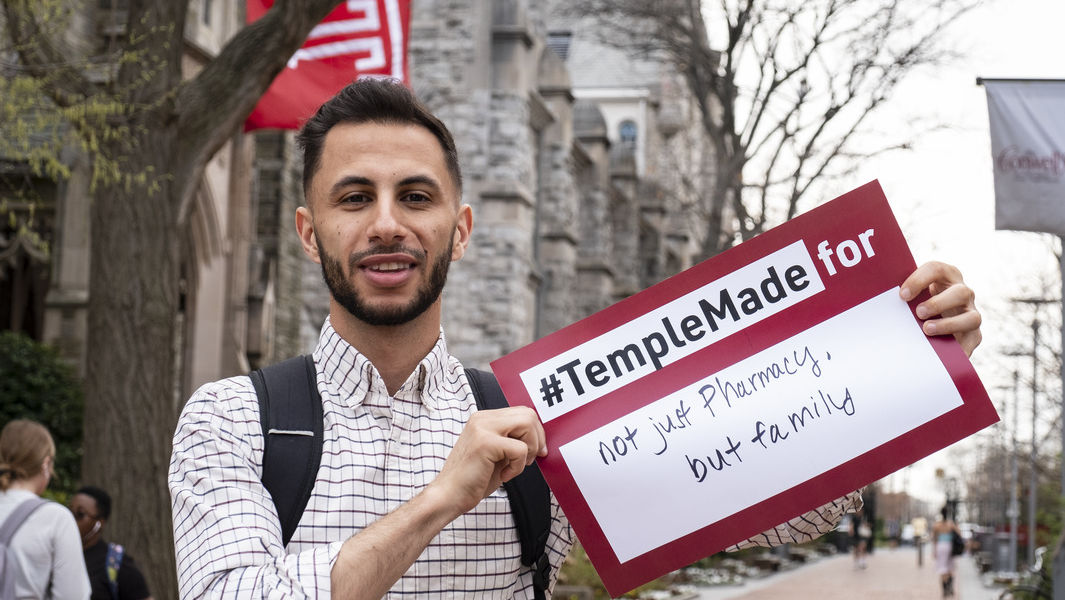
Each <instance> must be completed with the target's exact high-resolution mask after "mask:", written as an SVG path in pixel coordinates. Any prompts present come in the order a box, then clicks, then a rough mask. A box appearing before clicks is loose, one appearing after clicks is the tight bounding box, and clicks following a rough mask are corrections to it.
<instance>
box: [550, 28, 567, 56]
mask: <svg viewBox="0 0 1065 600" xmlns="http://www.w3.org/2000/svg"><path fill="white" fill-rule="evenodd" d="M572 41H573V32H571V31H548V32H547V47H548V48H550V49H552V50H554V51H555V54H557V55H558V56H559V57H560V58H561V59H562V60H566V57H567V56H569V45H570V42H572Z"/></svg>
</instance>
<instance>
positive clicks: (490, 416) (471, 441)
mask: <svg viewBox="0 0 1065 600" xmlns="http://www.w3.org/2000/svg"><path fill="white" fill-rule="evenodd" d="M546 454H547V444H546V440H545V437H544V428H543V425H541V424H540V420H539V419H537V417H536V413H535V412H533V410H532V409H531V408H528V407H525V406H517V407H510V408H502V409H497V410H484V411H478V412H476V413H474V414H473V416H472V417H470V420H469V422H468V423H467V424H466V427H465V429H463V430H462V435H460V436H459V439H458V441H457V442H455V446H454V448H452V449H451V453H450V454H449V455H448V457H447V461H446V462H445V463H444V468H443V469H441V470H440V474H439V475H437V477H436V479H435V480H433V482H432V483H431V484H429V487H436V488H440V489H441V490H443V491H444V492H445V493H444V494H443V497H445V498H451V499H453V501H454V503H455V505H454V510H455V511H456V512H455V516H456V517H457V516H459V515H461V514H464V513H466V512H467V511H469V510H470V509H472V508H473V507H474V506H477V503H478V502H480V501H481V500H482V499H484V498H485V497H487V496H488V495H489V494H491V493H492V492H493V491H495V490H496V489H498V488H499V486H500V485H502V484H503V482H505V481H510V480H511V479H513V478H514V477H516V476H517V475H518V474H520V473H521V472H522V471H523V470H524V469H525V467H527V466H529V465H531V464H532V463H533V461H534V460H536V457H537V456H545V455H546Z"/></svg>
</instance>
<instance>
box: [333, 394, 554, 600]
mask: <svg viewBox="0 0 1065 600" xmlns="http://www.w3.org/2000/svg"><path fill="white" fill-rule="evenodd" d="M546 454H547V445H546V443H545V439H544V428H543V426H542V425H541V424H540V421H539V420H538V419H537V418H536V414H535V413H534V412H533V410H532V409H531V408H527V407H511V408H501V409H497V410H485V411H479V412H476V413H474V414H473V416H471V417H470V420H469V422H468V423H466V427H465V428H464V429H463V430H462V434H461V435H460V436H459V439H458V440H457V441H456V442H455V446H454V447H453V448H452V449H451V453H450V454H449V455H448V457H447V461H445V462H444V467H443V468H442V469H441V470H440V473H439V474H438V475H437V476H436V479H434V480H433V481H432V483H430V484H429V485H427V486H426V487H425V489H423V490H422V491H421V492H420V493H419V494H417V495H416V496H415V497H414V498H412V499H411V500H410V501H409V502H406V503H405V504H403V505H402V506H400V507H399V508H398V509H396V510H395V511H393V512H391V513H389V514H388V515H385V516H384V517H382V518H381V519H379V520H377V521H376V522H374V523H373V524H372V525H370V526H369V527H367V528H366V529H364V530H362V531H361V532H360V533H358V534H357V535H354V536H352V537H350V538H348V540H347V541H346V542H344V546H343V547H342V548H341V550H340V553H339V554H338V556H337V559H336V562H335V563H333V569H332V571H331V574H332V586H333V587H332V597H333V598H345V599H347V598H380V597H381V596H383V595H384V594H385V593H387V592H388V590H389V589H390V588H391V587H392V585H393V584H394V583H395V582H396V581H397V580H398V579H399V578H400V576H402V575H403V573H404V572H406V570H407V569H408V568H409V567H410V565H411V564H413V563H414V560H415V559H417V558H418V555H419V554H421V552H422V551H423V550H425V548H426V546H427V545H428V544H429V542H430V541H431V540H432V538H433V537H435V536H436V535H437V534H438V533H440V531H441V530H442V529H443V528H444V527H445V526H447V524H448V523H450V522H451V521H453V520H455V519H456V518H458V517H459V516H460V515H463V514H465V513H467V512H469V511H470V510H471V509H473V507H475V506H477V503H478V502H480V501H481V500H483V499H484V498H485V497H487V496H488V495H489V494H491V493H492V492H494V491H495V490H496V489H498V488H499V486H500V485H502V484H503V482H504V481H509V480H510V479H512V478H514V477H516V476H517V475H518V474H519V473H521V472H522V470H524V469H525V467H526V466H528V465H530V464H532V462H533V460H535V459H536V457H537V456H545V455H546Z"/></svg>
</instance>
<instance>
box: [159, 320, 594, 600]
mask: <svg viewBox="0 0 1065 600" xmlns="http://www.w3.org/2000/svg"><path fill="white" fill-rule="evenodd" d="M314 361H315V364H316V366H317V383H318V390H319V392H320V393H321V396H322V407H323V412H324V425H325V427H324V440H325V442H324V448H323V452H322V464H321V467H320V468H319V470H318V478H317V481H316V482H315V485H314V491H313V493H312V494H311V498H310V500H309V502H308V503H307V508H306V510H305V511H304V513H303V517H302V519H301V520H300V523H299V526H298V527H297V528H296V531H295V533H294V534H293V536H292V540H291V542H290V543H289V545H288V546H287V547H282V544H281V527H280V524H279V521H278V517H277V512H276V510H275V508H274V504H273V502H272V500H271V498H270V495H269V494H268V493H267V492H266V490H265V489H264V488H263V485H262V482H261V476H262V452H263V436H262V430H261V427H260V424H259V407H258V402H257V399H256V396H255V391H254V389H253V388H252V386H251V382H250V380H249V378H248V377H234V378H230V379H225V380H222V381H217V382H214V383H210V384H207V385H205V386H203V387H201V388H200V389H199V390H197V391H196V393H195V394H193V396H192V398H191V399H190V400H189V402H188V403H187V404H186V405H185V409H184V411H183V412H182V415H181V419H180V421H179V423H178V427H177V431H176V433H175V434H174V453H173V456H172V458H171V463H170V492H171V497H172V500H173V514H174V539H175V546H176V551H177V568H178V580H179V583H180V591H181V596H182V597H183V598H199V597H204V596H208V597H226V598H230V597H235V596H239V597H242V598H265V597H267V596H269V597H270V598H289V597H295V598H299V597H305V596H309V597H326V598H327V597H329V593H330V578H329V574H330V570H331V568H332V566H333V562H334V561H335V560H336V557H337V553H338V552H339V551H340V546H341V545H342V544H343V542H344V540H346V539H347V538H348V537H350V536H352V535H355V534H357V533H358V532H359V531H361V530H362V529H363V528H365V527H367V526H368V525H370V524H371V523H373V522H374V521H376V520H377V519H379V518H381V517H382V516H384V515H386V514H388V513H389V512H391V511H393V510H395V509H396V508H397V507H399V506H400V505H401V504H403V503H404V502H406V501H408V500H410V499H411V498H412V497H413V496H414V495H415V494H417V493H418V492H419V491H421V490H422V489H423V488H424V487H425V486H426V485H427V484H428V483H429V482H430V481H432V480H433V478H435V477H436V475H437V474H438V473H439V472H440V469H441V468H442V467H443V465H444V460H445V459H446V458H447V455H448V453H449V452H450V451H451V448H452V446H453V445H454V443H455V441H456V440H457V439H458V436H459V434H460V433H461V432H462V429H463V427H464V426H465V424H466V422H467V420H468V419H469V418H470V415H471V414H473V412H474V411H475V410H476V403H475V401H474V398H473V394H472V393H471V391H470V388H469V384H468V382H467V381H466V377H465V374H464V373H463V369H462V365H461V364H459V362H458V360H456V359H455V358H454V357H452V356H451V355H449V354H448V352H447V347H446V344H445V342H444V337H443V334H441V336H440V339H439V341H438V342H437V344H436V346H435V347H434V348H433V349H432V351H431V352H430V353H429V354H428V355H427V356H426V357H425V358H424V359H423V360H422V361H421V363H420V364H419V366H418V368H416V369H415V371H414V373H413V374H412V375H411V377H410V378H409V379H408V380H407V381H406V383H404V384H403V387H402V388H400V390H399V391H398V392H397V393H396V394H395V396H394V397H390V396H389V394H388V392H387V391H386V389H385V383H384V381H383V380H382V379H381V376H380V374H378V372H377V370H376V369H375V368H374V367H373V365H371V364H370V362H369V360H368V359H367V358H366V357H365V356H363V355H361V354H359V353H358V352H357V351H356V350H355V349H354V348H352V347H351V345H349V344H348V343H347V342H345V341H344V340H342V339H341V338H340V336H339V335H338V334H337V333H336V331H335V330H334V329H333V327H332V325H331V324H330V323H329V321H328V319H327V320H326V323H325V325H324V326H323V327H322V333H321V337H320V339H319V342H318V347H317V348H316V349H315V351H314ZM551 508H552V523H551V533H550V537H549V539H548V544H547V547H548V558H549V560H550V561H551V565H552V577H556V576H557V575H558V570H559V568H560V567H561V565H562V561H563V560H564V559H565V556H566V553H567V552H568V551H569V548H570V546H571V544H572V540H573V534H572V530H571V529H570V526H569V522H568V521H567V520H566V518H565V517H564V516H563V514H562V511H561V510H560V509H559V507H558V503H557V502H555V500H554V498H553V497H552V507H551ZM519 557H520V546H519V543H518V532H517V530H516V528H515V526H514V520H513V517H512V516H511V512H510V504H509V502H508V500H507V496H506V493H505V492H504V491H503V490H502V489H500V490H498V491H497V492H495V493H493V494H492V495H491V496H489V497H488V498H486V499H484V500H483V501H482V502H481V503H480V504H478V505H477V507H476V508H474V509H473V510H471V511H470V512H468V513H466V514H465V515H462V516H461V517H459V518H458V519H456V520H455V521H453V522H452V523H451V524H449V525H448V526H447V527H445V528H444V530H443V531H442V532H440V534H439V535H437V536H436V537H435V538H433V540H432V542H431V543H430V544H429V546H428V547H427V548H426V549H425V551H424V552H422V554H421V556H419V557H418V559H417V560H416V561H415V562H414V564H413V565H411V567H410V569H408V570H407V572H406V573H405V574H404V575H403V577H402V578H400V580H399V581H397V582H396V584H395V585H394V586H393V587H392V590H391V591H390V592H389V593H388V594H387V596H386V597H388V598H399V597H407V598H415V597H416V598H446V597H456V598H476V597H485V598H511V597H513V598H532V597H533V585H532V572H531V571H530V570H529V569H528V568H524V567H522V565H521V561H520V558H519ZM552 585H553V580H552Z"/></svg>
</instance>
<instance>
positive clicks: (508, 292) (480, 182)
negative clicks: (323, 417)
mask: <svg viewBox="0 0 1065 600" xmlns="http://www.w3.org/2000/svg"><path fill="white" fill-rule="evenodd" d="M556 13H557V11H556V10H555V5H554V3H549V2H531V1H524V0H494V1H493V0H414V1H413V2H412V10H411V14H412V17H411V31H410V49H409V54H410V59H411V64H410V67H411V69H410V71H411V83H412V87H413V88H414V91H415V93H416V94H417V95H418V96H419V97H420V98H421V99H422V100H423V101H424V102H425V103H426V104H428V105H429V107H430V108H431V109H432V110H433V111H434V112H435V113H436V114H437V115H438V116H440V118H441V119H443V121H444V122H445V123H446V124H447V125H448V127H449V128H450V129H451V131H452V133H453V134H454V136H455V139H456V143H457V145H458V150H459V155H460V159H461V162H462V168H463V176H464V180H465V189H464V198H463V200H464V201H465V202H467V203H469V204H470V205H471V206H473V208H474V231H473V240H472V243H471V245H470V248H469V250H468V251H467V253H466V256H465V257H464V258H463V259H462V260H461V261H460V262H459V263H456V264H454V265H453V266H452V269H451V273H450V277H449V282H448V286H447V288H446V290H445V293H444V314H445V317H444V327H445V335H446V336H447V340H448V347H449V349H450V350H451V351H452V352H453V353H454V354H455V355H456V356H458V357H460V358H461V359H462V360H463V361H464V362H467V363H468V364H470V365H479V366H486V365H487V363H488V362H489V361H491V360H493V359H495V358H497V357H499V356H502V355H503V354H506V353H507V352H510V351H512V350H515V349H517V348H519V347H521V346H523V345H525V344H527V343H529V342H531V341H533V340H535V339H537V338H539V337H541V336H543V335H546V334H548V333H551V332H553V331H555V330H557V329H560V328H562V327H565V326H566V325H569V324H571V323H573V322H575V321H577V320H579V319H580V318H582V317H585V316H587V315H589V314H591V313H593V312H595V311H597V310H600V309H602V308H605V307H607V306H609V305H610V304H612V303H614V302H616V301H618V300H620V299H622V298H625V297H627V296H630V295H632V294H633V293H635V292H637V291H639V290H641V289H643V288H645V287H647V286H649V285H651V284H653V283H656V282H658V281H660V280H661V279H663V278H665V277H666V276H668V275H672V274H674V273H677V272H679V271H681V270H683V269H685V268H687V267H689V266H691V265H692V264H693V263H694V262H695V261H696V260H697V256H698V252H699V247H700V242H701V240H702V238H701V235H700V234H701V231H700V227H699V223H698V222H694V221H693V219H691V218H690V215H691V214H693V213H695V214H699V213H701V211H694V210H691V209H692V208H693V205H694V203H697V202H699V201H700V199H701V197H702V196H701V195H700V194H699V191H700V190H702V189H708V186H709V185H710V183H711V180H710V178H711V176H712V174H711V173H710V172H709V170H708V169H707V168H706V165H708V164H710V160H709V158H710V156H709V154H708V152H707V150H706V148H707V145H706V144H705V139H704V138H703V137H702V134H701V130H700V128H699V127H692V126H690V125H691V124H692V123H695V122H697V115H696V114H695V113H694V108H693V106H692V104H691V102H690V101H689V100H688V98H687V97H686V96H685V93H686V92H685V88H684V86H683V85H682V82H681V80H680V78H679V76H678V75H677V74H676V73H675V71H673V70H672V68H671V67H670V66H669V65H667V64H664V63H661V62H655V61H650V60H644V61H636V60H633V59H631V58H629V57H627V56H626V55H625V54H624V53H622V52H620V51H618V50H613V49H611V48H607V47H605V46H603V45H602V44H600V43H598V42H597V41H596V38H595V36H594V35H593V34H594V31H591V30H590V29H589V28H590V27H594V25H588V24H585V25H584V26H583V27H576V26H573V25H572V24H570V23H567V22H566V21H565V20H564V19H562V18H561V17H560V16H559V15H558V14H556ZM273 135H274V138H273V139H275V140H278V141H280V139H281V137H283V136H279V134H273ZM262 140H263V138H262V137H260V149H261V148H262ZM270 147H271V148H272V149H273V150H272V151H276V152H278V153H279V154H278V156H281V155H283V154H285V153H286V152H291V149H286V146H284V144H280V143H276V144H275V143H273V142H271V146H270ZM259 160H260V162H261V161H262V160H263V155H262V153H260V155H259ZM277 164H278V165H279V170H278V171H276V173H279V174H281V176H277V175H273V174H271V175H270V180H271V182H276V185H275V184H274V183H271V184H270V185H269V186H260V187H259V189H260V190H263V189H266V188H267V187H269V188H270V189H280V188H281V187H285V186H288V188H289V189H290V190H291V189H292V182H293V181H295V178H296V175H297V174H296V173H294V172H288V171H284V169H283V168H282V167H280V165H281V162H278V163H277ZM262 173H263V171H262V170H261V169H260V174H262ZM270 196H271V197H274V196H280V194H278V193H276V192H271V194H270ZM260 202H262V201H260ZM284 202H285V201H284V200H282V203H284ZM260 206H263V204H260ZM294 206H295V204H290V205H288V206H285V208H284V210H283V211H282V213H281V214H282V215H290V214H291V210H292V209H293V208H294ZM262 214H263V212H262V211H261V212H260V215H262ZM287 221H288V217H287V216H285V217H283V224H282V228H285V227H288V228H291V226H290V225H289V223H288V222H287ZM260 231H261V230H260ZM284 235H285V234H284V233H281V234H278V239H280V238H281V237H284ZM277 252H278V254H277V255H276V259H275V260H276V265H277V266H278V269H277V271H276V272H277V273H282V272H284V273H287V275H284V276H282V277H279V278H278V281H279V282H280V283H279V285H278V286H276V289H283V290H285V293H284V294H283V295H282V296H279V297H277V298H276V299H275V300H274V302H276V305H277V307H278V310H277V311H276V315H277V325H276V327H274V328H273V330H274V331H275V332H276V339H277V340H278V344H276V345H275V346H274V350H275V354H274V355H273V356H272V357H270V360H275V359H278V358H281V357H283V356H287V355H291V354H293V353H295V352H303V351H307V349H309V348H311V347H313V344H314V343H315V341H316V340H317V335H318V329H319V327H320V326H321V322H322V319H323V318H324V316H325V314H326V312H327V311H328V295H327V292H326V290H325V287H324V284H322V283H321V281H320V280H321V275H320V273H319V272H318V267H317V266H316V265H313V264H310V263H309V262H307V261H305V260H304V261H303V265H304V267H303V274H302V275H299V274H297V273H296V272H295V271H294V269H295V268H296V265H297V264H299V262H298V261H299V260H300V258H299V257H293V256H291V255H290V254H289V253H288V251H287V250H284V249H282V247H281V246H278V251H277ZM269 255H270V252H269V251H268V252H266V253H265V254H264V256H269ZM265 272H267V271H264V273H265ZM261 287H263V288H266V287H269V286H267V285H263V286H261ZM288 294H295V296H292V295H288ZM295 305H298V310H296V307H295ZM282 307H284V308H282ZM296 312H298V313H299V314H300V317H299V326H300V328H301V333H300V334H299V335H295V334H293V333H292V328H293V325H294V322H293V321H292V319H293V317H294V315H295V313H296ZM282 331H287V332H288V333H285V334H282V333H281V332H282ZM297 338H298V339H299V344H300V345H299V346H298V347H293V346H288V345H287V344H288V343H291V342H293V341H294V340H296V339H297ZM282 339H284V340H286V343H281V340H282Z"/></svg>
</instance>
